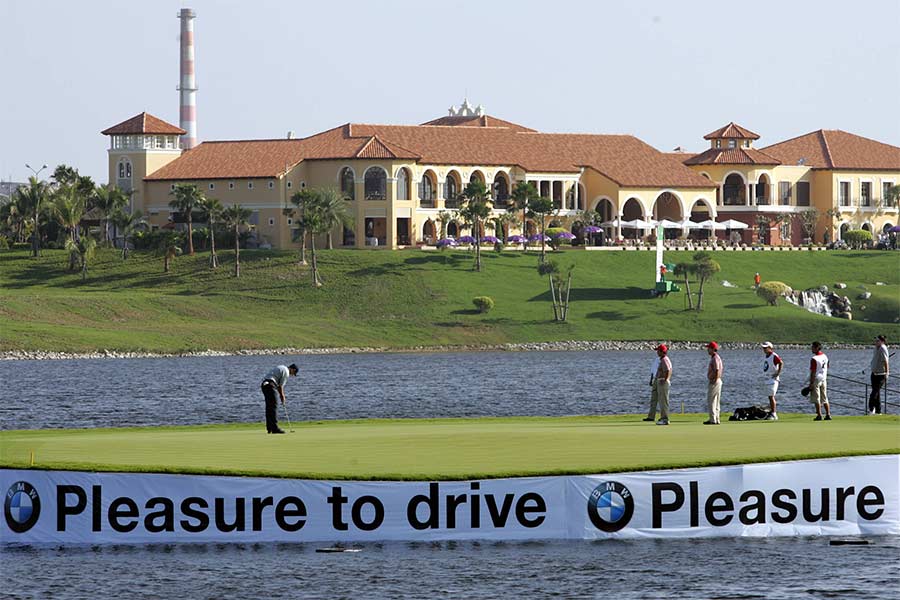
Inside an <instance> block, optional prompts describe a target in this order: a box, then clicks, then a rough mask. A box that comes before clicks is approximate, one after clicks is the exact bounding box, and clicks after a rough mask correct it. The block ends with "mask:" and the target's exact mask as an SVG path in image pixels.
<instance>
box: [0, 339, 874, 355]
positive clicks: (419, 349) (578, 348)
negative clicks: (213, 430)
mask: <svg viewBox="0 0 900 600" xmlns="http://www.w3.org/2000/svg"><path fill="white" fill-rule="evenodd" d="M659 343H660V342H659V341H576V340H571V341H564V342H532V343H519V344H469V345H462V346H410V347H406V348H383V347H346V348H269V349H254V350H236V351H222V350H196V351H186V352H172V353H169V352H130V351H118V350H99V351H96V352H78V353H75V352H54V351H47V350H6V351H2V352H0V360H83V359H101V358H110V359H128V358H185V357H215V356H271V355H285V356H302V355H320V354H378V353H393V354H402V353H436V352H585V351H596V350H607V351H620V350H621V351H637V350H644V351H650V350H653V349H654V348H655V347H656V346H657V344H659ZM663 343H666V344H668V346H669V348H671V349H673V350H702V349H703V348H704V347H705V346H706V342H665V341H664V342H663ZM721 345H722V348H723V349H731V350H752V349H755V348H759V342H722V343H721ZM825 346H826V348H830V349H842V350H860V349H865V348H869V345H866V344H826V345H825ZM776 347H777V348H780V349H790V350H802V349H806V348H808V344H776Z"/></svg>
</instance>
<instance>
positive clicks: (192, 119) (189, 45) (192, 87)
mask: <svg viewBox="0 0 900 600" xmlns="http://www.w3.org/2000/svg"><path fill="white" fill-rule="evenodd" d="M196 16H197V13H195V12H194V11H193V9H190V8H182V9H181V11H180V12H179V13H178V18H179V19H181V81H180V84H179V86H178V89H179V91H180V92H181V94H180V96H181V111H180V112H181V128H182V129H184V130H185V131H187V133H186V134H185V135H183V136H181V147H182V148H184V149H185V150H189V149H191V148H193V147H194V146H196V145H197V81H196V79H195V78H194V19H195V18H196Z"/></svg>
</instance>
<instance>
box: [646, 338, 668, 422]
mask: <svg viewBox="0 0 900 600" xmlns="http://www.w3.org/2000/svg"><path fill="white" fill-rule="evenodd" d="M668 352H669V347H668V346H666V345H665V344H660V345H659V346H657V347H656V356H657V358H656V360H654V361H653V368H652V369H651V371H650V411H649V412H648V413H647V416H646V417H645V418H644V420H645V421H653V420H655V419H656V406H657V404H658V405H659V421H656V424H657V425H668V424H669V383H670V381H671V379H672V361H670V360H669V357H668V356H666V355H667V354H668Z"/></svg>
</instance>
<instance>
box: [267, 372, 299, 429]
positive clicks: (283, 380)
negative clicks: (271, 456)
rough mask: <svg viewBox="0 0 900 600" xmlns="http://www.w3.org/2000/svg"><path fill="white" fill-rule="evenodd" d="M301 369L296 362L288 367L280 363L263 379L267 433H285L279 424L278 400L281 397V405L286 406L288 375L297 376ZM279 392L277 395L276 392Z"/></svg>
mask: <svg viewBox="0 0 900 600" xmlns="http://www.w3.org/2000/svg"><path fill="white" fill-rule="evenodd" d="M299 370H300V369H298V368H297V365H296V364H292V365H290V366H288V367H286V366H284V365H278V366H277V367H275V368H273V369H272V370H271V371H269V372H268V373H266V376H265V377H264V378H263V381H262V386H261V387H262V393H263V397H264V398H265V399H266V432H267V433H284V430H283V429H281V428H280V427H279V426H278V400H279V398H280V399H281V405H282V406H284V386H285V385H286V384H287V382H288V377H295V376H296V375H297V372H298V371H299ZM276 392H277V393H278V396H277V397H276V396H275V394H276Z"/></svg>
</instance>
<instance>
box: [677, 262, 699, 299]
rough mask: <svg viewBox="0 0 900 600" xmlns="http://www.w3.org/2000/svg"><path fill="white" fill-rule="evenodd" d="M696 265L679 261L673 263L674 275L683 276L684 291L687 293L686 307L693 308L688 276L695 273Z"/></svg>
mask: <svg viewBox="0 0 900 600" xmlns="http://www.w3.org/2000/svg"><path fill="white" fill-rule="evenodd" d="M696 271H697V265H696V264H694V263H690V262H680V263H677V264H676V265H675V276H676V277H684V291H685V293H686V294H687V299H688V308H689V309H690V310H694V297H693V296H691V282H690V281H689V280H688V278H689V277H690V276H691V275H693V274H694V273H696Z"/></svg>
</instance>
